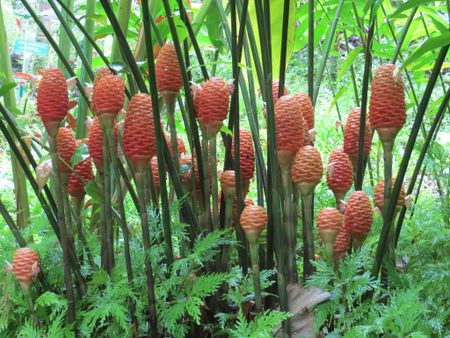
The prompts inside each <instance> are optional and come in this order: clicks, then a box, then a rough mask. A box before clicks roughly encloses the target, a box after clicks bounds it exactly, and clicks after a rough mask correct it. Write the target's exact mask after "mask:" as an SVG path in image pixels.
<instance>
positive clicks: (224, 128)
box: [220, 124, 233, 137]
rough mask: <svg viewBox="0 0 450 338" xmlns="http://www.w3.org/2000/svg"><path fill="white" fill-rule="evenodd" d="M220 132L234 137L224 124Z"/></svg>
mask: <svg viewBox="0 0 450 338" xmlns="http://www.w3.org/2000/svg"><path fill="white" fill-rule="evenodd" d="M220 131H221V132H223V133H225V134H228V135H230V136H231V137H233V132H232V131H231V130H230V129H229V128H228V127H227V126H226V125H224V124H223V125H222V127H220Z"/></svg>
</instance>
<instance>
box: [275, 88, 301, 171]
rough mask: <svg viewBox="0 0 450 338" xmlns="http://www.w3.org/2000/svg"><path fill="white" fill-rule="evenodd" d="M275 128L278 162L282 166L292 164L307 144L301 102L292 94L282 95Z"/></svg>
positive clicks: (278, 104) (276, 112)
mask: <svg viewBox="0 0 450 338" xmlns="http://www.w3.org/2000/svg"><path fill="white" fill-rule="evenodd" d="M275 130H276V134H277V149H278V162H279V164H280V166H287V167H289V166H290V165H292V161H293V160H294V156H295V154H296V153H297V151H298V150H299V149H300V148H301V147H302V146H304V145H305V143H304V138H303V135H304V125H303V119H302V118H301V114H300V104H299V103H298V102H297V100H296V99H295V98H294V97H292V96H288V95H286V96H282V97H280V99H279V100H278V101H277V103H276V105H275Z"/></svg>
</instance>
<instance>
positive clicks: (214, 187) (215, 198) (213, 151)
mask: <svg viewBox="0 0 450 338" xmlns="http://www.w3.org/2000/svg"><path fill="white" fill-rule="evenodd" d="M216 138H217V137H216V136H213V137H212V138H210V139H209V144H210V155H211V193H212V203H213V206H212V209H213V218H212V224H213V229H214V230H217V229H219V223H220V221H219V188H218V184H219V183H218V179H217V140H216Z"/></svg>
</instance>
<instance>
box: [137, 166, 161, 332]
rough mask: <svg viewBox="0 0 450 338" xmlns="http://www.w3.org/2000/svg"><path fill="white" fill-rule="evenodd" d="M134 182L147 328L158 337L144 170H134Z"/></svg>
mask: <svg viewBox="0 0 450 338" xmlns="http://www.w3.org/2000/svg"><path fill="white" fill-rule="evenodd" d="M136 183H137V190H138V196H139V208H140V212H139V214H140V217H141V227H142V238H143V243H144V250H145V272H146V276H147V296H148V306H149V309H148V311H149V318H148V324H149V330H150V332H149V333H150V335H151V337H154V338H156V337H158V324H157V323H158V322H157V316H156V296H155V282H154V277H153V268H152V264H151V261H150V253H149V251H150V248H151V240H150V230H149V227H148V213H147V201H146V199H145V172H144V171H143V170H142V169H141V170H137V171H136Z"/></svg>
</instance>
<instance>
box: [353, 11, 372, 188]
mask: <svg viewBox="0 0 450 338" xmlns="http://www.w3.org/2000/svg"><path fill="white" fill-rule="evenodd" d="M373 9H374V4H373V5H372V7H371V9H370V26H369V32H368V36H367V44H366V52H365V54H366V56H365V63H364V77H363V85H362V95H361V114H360V118H359V139H358V159H357V171H356V183H355V189H356V190H362V185H363V180H364V169H365V164H364V140H365V138H364V135H365V133H366V115H367V101H368V91H369V77H370V70H371V67H372V51H371V49H372V39H373V34H374V30H375V22H376V21H377V20H376V18H377V16H376V13H374V12H373Z"/></svg>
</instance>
